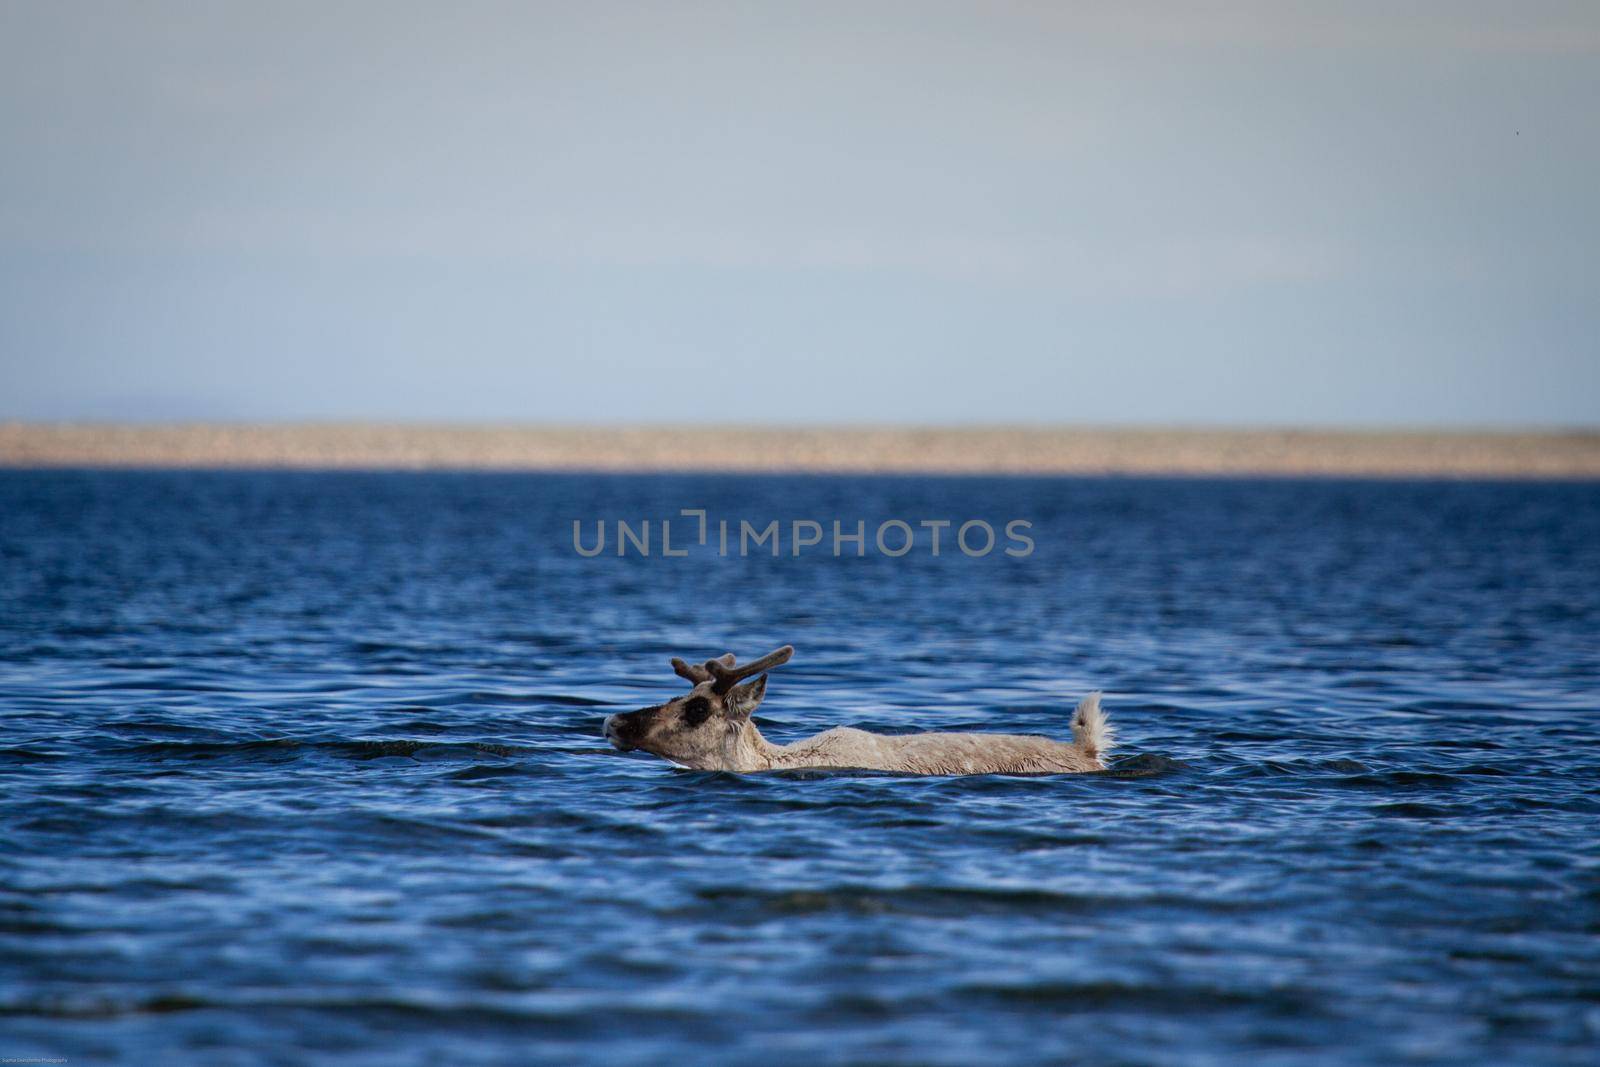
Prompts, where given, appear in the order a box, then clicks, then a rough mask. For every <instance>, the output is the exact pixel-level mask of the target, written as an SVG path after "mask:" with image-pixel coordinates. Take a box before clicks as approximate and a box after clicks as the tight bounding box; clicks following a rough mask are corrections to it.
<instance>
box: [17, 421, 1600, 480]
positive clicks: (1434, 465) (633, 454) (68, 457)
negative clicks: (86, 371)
mask: <svg viewBox="0 0 1600 1067" xmlns="http://www.w3.org/2000/svg"><path fill="white" fill-rule="evenodd" d="M63 467H130V468H131V467H146V468H193V469H204V468H213V469H215V468H222V469H240V468H255V469H281V470H485V471H615V472H623V471H636V472H666V471H706V472H713V471H727V472H752V473H754V472H770V473H785V472H788V473H873V472H877V473H928V474H1077V475H1193V476H1207V475H1211V476H1228V475H1281V476H1319V475H1320V476H1330V477H1378V478H1426V477H1443V478H1509V479H1580V480H1589V479H1600V431H1593V430H1584V431H1572V432H1536V431H1508V432H1494V431H1449V430H1416V431H1402V430H1395V431H1362V430H1349V431H1344V430H1322V429H1317V430H1210V429H1154V428H1152V429H1111V428H1094V429H1087V428H1067V427H1060V428H1052V427H1037V428H1030V427H988V428H985V427H972V428H933V427H928V428H916V427H837V428H834V427H828V428H822V427H817V428H774V429H756V428H740V427H709V428H689V427H683V426H660V427H651V426H633V427H613V428H599V427H596V428H584V427H534V426H528V427H518V426H447V425H402V424H388V423H305V424H224V423H213V424H207V423H186V424H174V425H127V424H91V423H83V424H66V423H21V422H8V423H0V468H13V469H15V468H63Z"/></svg>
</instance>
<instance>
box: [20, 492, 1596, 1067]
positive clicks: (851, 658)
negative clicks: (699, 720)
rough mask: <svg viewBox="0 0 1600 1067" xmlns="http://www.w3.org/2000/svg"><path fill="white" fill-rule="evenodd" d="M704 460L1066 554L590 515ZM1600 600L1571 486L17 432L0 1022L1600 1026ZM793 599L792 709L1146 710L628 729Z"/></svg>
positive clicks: (298, 1040) (376, 1043)
mask: <svg viewBox="0 0 1600 1067" xmlns="http://www.w3.org/2000/svg"><path fill="white" fill-rule="evenodd" d="M682 507H705V508H707V509H708V511H709V513H710V517H711V520H712V521H713V523H714V522H715V521H716V519H717V518H718V517H727V518H732V519H733V520H735V522H736V523H737V520H739V519H741V518H743V519H747V520H749V521H752V522H755V523H758V524H759V523H765V522H766V521H767V520H769V519H780V520H783V521H785V522H787V521H789V520H791V519H796V518H802V519H803V518H811V519H816V520H819V521H824V522H829V521H831V520H832V519H833V518H841V519H843V520H845V522H846V526H847V528H849V527H852V526H853V523H854V520H856V519H858V518H860V519H864V520H867V521H868V522H869V527H868V529H869V530H870V529H871V528H872V525H871V524H875V523H876V521H878V520H880V519H883V518H889V517H902V518H904V519H906V520H908V521H910V522H911V523H913V524H915V523H916V522H917V521H918V520H921V519H951V520H954V521H956V522H960V521H963V520H966V519H969V518H982V519H985V520H987V521H990V522H991V523H993V524H994V525H995V526H996V527H997V529H998V528H999V526H1000V525H1002V524H1003V523H1004V522H1005V521H1007V520H1009V519H1012V518H1025V519H1028V520H1030V521H1031V522H1032V523H1033V527H1032V529H1031V532H1032V536H1033V537H1034V539H1035V543H1036V549H1035V551H1034V552H1033V554H1032V555H1029V556H1027V557H1024V558H1010V557H1006V556H1004V555H1002V554H1001V553H1000V552H999V551H998V550H997V551H995V552H994V553H991V554H990V555H989V556H986V557H983V558H978V559H974V558H968V557H966V556H964V555H962V554H961V553H959V552H952V551H950V550H949V547H948V544H947V546H946V550H945V552H944V553H943V554H941V556H940V557H938V558H934V557H932V556H931V555H930V554H929V553H928V552H927V551H926V546H925V545H922V546H919V550H918V551H915V552H913V553H911V554H908V555H907V556H905V557H903V558H900V559H890V558H885V557H883V556H880V555H877V554H876V552H875V551H874V550H873V549H872V547H871V545H870V543H869V545H868V556H867V558H864V559H856V558H841V559H835V558H832V556H831V554H829V553H828V546H827V545H826V544H825V545H824V546H823V548H822V550H820V551H819V552H816V553H815V554H808V555H802V556H801V557H800V558H798V559H796V558H793V557H791V556H787V555H786V556H784V557H783V558H779V559H772V558H770V557H764V556H763V557H753V558H747V559H738V558H720V557H718V556H717V555H715V554H714V552H711V551H709V550H704V549H698V548H697V549H696V550H695V551H694V552H692V553H691V555H689V556H688V557H686V558H670V559H668V558H661V557H660V556H659V553H658V554H656V555H654V556H652V557H651V558H640V557H638V556H637V555H630V556H628V557H625V558H620V559H619V558H617V557H616V556H614V555H611V554H608V555H606V556H603V557H597V558H594V559H586V558H582V557H580V556H578V555H577V554H576V553H575V552H574V551H573V548H572V535H571V525H570V524H571V521H572V520H573V519H575V518H581V519H585V520H591V521H592V520H594V519H606V520H612V519H616V518H624V519H628V520H631V521H634V522H637V520H640V519H644V518H650V519H653V520H657V521H659V519H660V518H663V517H670V516H673V515H676V514H677V510H678V509H679V508H682ZM682 522H683V527H682V529H679V528H677V527H675V529H674V537H675V540H677V539H679V538H680V537H682V536H683V535H685V534H687V532H688V528H689V524H688V522H687V520H682ZM869 536H870V535H869ZM946 536H948V534H947V535H946ZM1003 544H1004V542H1003V540H1002V545H1003ZM656 547H657V549H659V543H657V546H656ZM846 549H847V551H853V547H852V546H848V545H847V546H846ZM785 550H786V551H787V544H786V545H785ZM1597 635H1600V486H1596V485H1592V484H1591V485H1534V484H1528V485H1490V484H1445V483H1439V484H1421V483H1418V484H1393V483H1390V484H1385V483H1360V482H1298V481H1267V482H1248V481H1158V480H1073V479H1037V480H1036V479H938V478H805V477H783V478H745V477H710V476H694V477H691V476H671V477H624V476H607V477H584V476H522V475H517V476H510V475H507V476H499V475H482V474H476V475H469V474H463V475H417V474H389V475H383V474H288V473H95V472H54V473H48V472H7V473H0V657H3V658H0V664H3V666H0V1055H3V1056H7V1057H23V1056H50V1057H66V1058H68V1060H69V1061H70V1062H72V1063H86V1062H116V1061H120V1062H126V1063H138V1064H147V1063H207V1064H211V1063H227V1064H257V1063H261V1064H266V1063H285V1064H288V1063H305V1062H329V1063H333V1062H337V1063H339V1064H373V1065H385V1067H388V1065H397V1064H424V1063H428V1064H433V1063H437V1064H452V1065H458V1064H478V1063H527V1062H553V1063H564V1062H565V1063H613V1064H633V1063H637V1064H646V1063H650V1064H654V1063H669V1062H670V1063H679V1064H694V1065H701V1064H718V1063H750V1062H759V1063H762V1064H766V1065H771V1064H780V1063H797V1064H830V1063H878V1064H897V1063H906V1064H911V1063H917V1064H969V1063H978V1062H982V1063H985V1064H1019V1065H1021V1064H1029V1065H1031V1064H1038V1063H1043V1062H1048V1061H1054V1060H1061V1061H1069V1060H1070V1061H1072V1062H1080V1063H1090V1064H1095V1063H1108V1064H1109V1063H1141V1064H1207V1063H1215V1064H1232V1063H1239V1062H1251V1063H1255V1064H1276V1063H1302V1062H1329V1063H1335V1062H1337V1063H1435V1062H1437V1063H1447V1062H1448V1063H1461V1062H1495V1063H1506V1064H1513V1063H1514V1064H1519V1065H1522V1064H1542V1063H1565V1064H1584V1065H1589V1064H1593V1063H1595V1062H1597V1052H1600V745H1597V741H1600V637H1597ZM785 642H789V643H792V644H794V645H795V647H796V649H797V654H796V656H795V658H794V661H793V662H792V663H791V664H789V665H788V666H785V667H782V668H779V669H778V670H777V671H776V672H774V674H773V676H772V679H771V681H770V683H769V685H768V691H767V701H766V704H765V705H764V706H763V708H762V710H761V712H760V713H759V715H758V721H759V723H760V724H761V726H762V728H763V729H764V730H765V732H766V733H767V735H768V736H769V737H770V738H772V739H774V740H779V741H785V740H792V739H794V738H796V737H799V736H801V735H803V734H806V733H809V732H811V731H814V730H818V729H821V728H823V727H826V726H830V725H834V724H840V723H849V724H855V725H859V726H864V727H867V728H870V729H878V730H886V731H897V730H910V729H917V728H934V727H937V728H943V729H962V730H976V729H993V730H1009V731H1021V732H1048V733H1053V734H1055V735H1057V736H1065V733H1066V721H1067V715H1068V712H1069V709H1070V706H1071V704H1072V703H1073V702H1074V701H1075V700H1076V699H1077V698H1078V697H1079V696H1080V695H1082V694H1083V693H1084V692H1086V691H1087V690H1089V689H1091V688H1102V689H1104V690H1105V691H1106V707H1107V709H1108V710H1109V712H1110V714H1111V716H1112V719H1113V721H1114V722H1115V723H1116V724H1117V726H1118V727H1119V728H1120V730H1121V732H1122V737H1123V741H1124V747H1123V748H1122V749H1121V750H1120V751H1119V752H1118V754H1117V755H1118V759H1117V761H1116V762H1115V765H1114V769H1113V772H1112V773H1109V774H1104V775H1083V776H1059V777H1045V778H1007V777H991V778H967V779H952V778H946V779H914V778H898V777H891V776H885V775H869V774H855V773H831V774H818V773H809V774H807V773H799V774H790V775H774V776H752V777H744V778H741V777H736V776H731V775H722V774H713V773H700V772H691V771H683V770H675V769H673V768H672V767H671V766H669V765H667V764H665V763H663V762H661V761H659V760H656V759H654V758H652V757H649V756H647V755H644V754H627V755H624V754H620V753H616V752H613V751H611V750H609V749H608V748H607V747H606V746H605V745H604V744H603V743H602V742H601V740H600V738H599V729H600V721H601V718H602V717H603V716H604V715H605V714H606V713H608V712H611V711H616V710H623V709H630V708H635V707H639V706H643V705H646V704H652V703H656V702H658V701H660V700H662V699H664V698H666V697H669V696H672V695H675V694H676V693H678V692H681V691H682V689H683V683H682V682H680V681H679V680H678V679H677V678H675V677H674V676H673V675H672V674H671V673H670V671H669V668H668V666H667V659H668V657H669V656H673V655H685V656H690V657H703V656H709V655H712V654H714V653H720V652H722V651H725V650H733V651H735V652H736V653H738V654H740V655H741V657H751V656H755V655H757V654H759V653H761V652H765V651H767V650H768V649H771V648H773V647H775V646H777V645H779V644H782V643H785Z"/></svg>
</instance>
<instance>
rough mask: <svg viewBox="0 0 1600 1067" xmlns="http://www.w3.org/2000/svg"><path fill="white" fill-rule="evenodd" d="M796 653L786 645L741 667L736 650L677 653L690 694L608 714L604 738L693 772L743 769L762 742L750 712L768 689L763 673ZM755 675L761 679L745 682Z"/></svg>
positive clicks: (677, 670)
mask: <svg viewBox="0 0 1600 1067" xmlns="http://www.w3.org/2000/svg"><path fill="white" fill-rule="evenodd" d="M792 655H794V648H793V647H791V646H789V645H784V646H783V647H782V648H780V649H778V650H777V651H775V652H769V653H767V654H766V655H765V656H762V657H761V658H760V659H758V660H752V661H751V662H749V663H746V664H745V665H743V666H742V667H741V666H735V663H736V661H735V659H734V655H733V653H732V652H729V653H727V654H726V655H723V656H719V657H717V658H716V659H708V660H706V661H705V662H704V663H685V662H684V661H683V660H681V659H678V658H676V657H674V658H673V660H672V669H673V671H674V672H675V673H676V674H677V675H678V677H680V678H682V679H684V680H685V681H687V682H688V683H689V685H690V686H691V687H692V688H690V690H689V692H687V693H685V694H684V695H683V696H679V697H674V698H673V699H671V700H669V701H667V702H666V703H665V704H656V705H655V706H653V707H648V708H640V709H639V710H638V711H630V712H626V713H623V714H618V715H608V716H606V721H605V736H606V740H608V741H610V742H611V743H612V744H613V745H615V746H616V747H617V748H619V749H621V750H622V751H624V752H627V751H629V750H631V749H636V748H637V749H643V750H644V751H646V752H650V753H653V754H654V755H657V756H661V757H663V758H664V759H669V760H671V761H673V762H674V763H678V764H682V765H683V766H685V767H692V768H694V769H695V770H707V771H709V770H726V771H734V770H745V769H747V768H746V767H745V766H744V764H745V763H747V762H748V761H749V758H750V756H751V752H750V751H749V750H750V749H751V748H752V746H756V745H759V743H760V741H759V737H760V735H759V734H757V733H756V731H755V727H754V726H752V725H751V723H750V715H751V713H752V712H754V711H755V710H756V707H757V705H759V704H760V703H761V698H762V696H763V695H765V693H766V691H767V676H766V675H765V674H764V673H763V672H764V671H766V670H767V669H768V668H770V667H776V666H777V665H778V664H780V663H787V662H788V661H789V657H790V656H792ZM756 674H759V675H761V677H759V678H757V679H756V680H755V681H753V682H745V681H744V680H745V679H746V678H749V677H750V676H751V675H756ZM741 682H743V683H744V684H742V685H741V684H740V683H741Z"/></svg>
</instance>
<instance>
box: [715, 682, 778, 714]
mask: <svg viewBox="0 0 1600 1067" xmlns="http://www.w3.org/2000/svg"><path fill="white" fill-rule="evenodd" d="M766 693H767V676H766V675H764V674H763V675H762V676H761V677H759V678H757V679H756V680H755V681H753V682H746V683H745V684H744V685H736V686H734V687H733V688H732V689H730V690H728V696H727V698H726V700H725V701H724V703H723V706H724V707H726V708H727V709H728V718H730V719H738V720H741V721H742V720H745V719H748V718H750V713H751V712H753V711H755V710H756V707H757V706H758V705H760V703H761V698H762V697H763V696H765V695H766Z"/></svg>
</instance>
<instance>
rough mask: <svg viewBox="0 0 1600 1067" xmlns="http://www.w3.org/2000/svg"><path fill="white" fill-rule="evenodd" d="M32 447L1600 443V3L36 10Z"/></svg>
mask: <svg viewBox="0 0 1600 1067" xmlns="http://www.w3.org/2000/svg"><path fill="white" fill-rule="evenodd" d="M0 419H24V420H129V421H168V420H184V421H188V420H200V419H218V420H264V421H277V420H325V419H370V420H415V421H432V422H497V423H504V422H528V423H602V424H614V423H629V422H638V421H648V422H672V423H701V422H715V423H737V424H797V423H897V424H904V423H927V424H975V423H986V424H993V423H1005V424H1035V423H1069V424H1087V425H1128V424H1179V425H1242V426H1295V425H1315V426H1418V427H1434V426H1464V427H1467V426H1470V427H1513V426H1516V427H1522V426H1528V427H1594V426H1597V425H1600V4H1596V3H1594V2H1593V0H1583V2H1577V3H1542V2H1538V0H1524V2H1518V3H1509V2H1498V3H1480V2H1474V0H1451V2H1444V3H1399V2H1393V0H1390V2H1385V3H1362V2H1343V3H1293V2H1277V3H1228V4H1216V3H1204V2H1191V3H1182V4H1151V3H1144V2H1140V0H1116V2H1112V3H1103V4H1095V3H1069V2H1054V3H1032V4H1027V3H1005V2H987V3H977V2H974V3H965V4H957V3H942V2H938V0H918V2H908V3H878V2H873V0H850V2H846V3H838V4H829V3H770V4H764V3H666V2H658V3H635V4H613V3H606V2H595V0H583V2H573V3H563V4H540V3H481V2H471V0H468V2H451V3H443V2H438V3H431V4H414V3H405V2H385V3H350V2H337V0H333V2H330V0H316V2H312V3H301V2H289V0H275V2H274V3H271V4H252V3H237V2H210V0H207V2H195V3H172V2H163V0H156V2H141V3H129V2H125V0H114V2H108V3H91V2H84V0H57V2H51V0H0Z"/></svg>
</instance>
